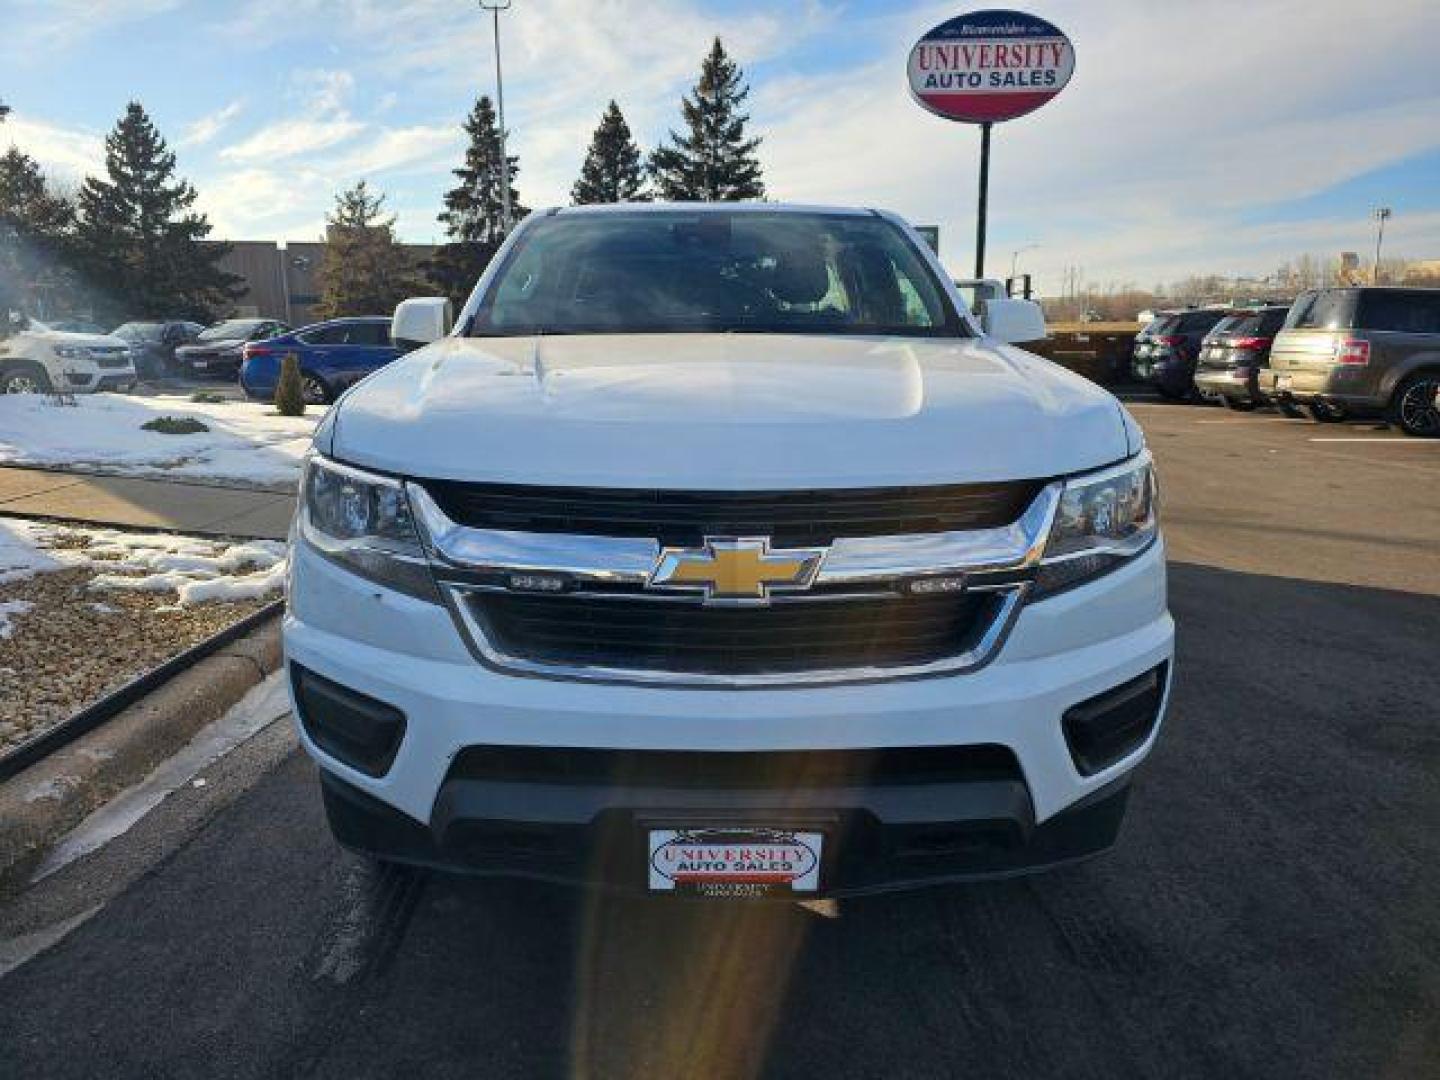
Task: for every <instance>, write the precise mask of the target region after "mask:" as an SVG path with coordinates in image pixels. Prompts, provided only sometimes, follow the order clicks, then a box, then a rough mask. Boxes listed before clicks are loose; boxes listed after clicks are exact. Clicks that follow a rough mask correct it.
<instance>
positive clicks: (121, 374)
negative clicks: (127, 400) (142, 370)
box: [62, 367, 137, 394]
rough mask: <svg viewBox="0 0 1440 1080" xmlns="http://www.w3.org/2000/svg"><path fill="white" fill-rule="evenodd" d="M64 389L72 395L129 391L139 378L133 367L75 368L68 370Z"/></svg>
mask: <svg viewBox="0 0 1440 1080" xmlns="http://www.w3.org/2000/svg"><path fill="white" fill-rule="evenodd" d="M63 378H64V384H63V387H62V389H65V390H68V391H70V392H71V393H86V394H88V393H99V392H100V391H104V390H129V389H131V388H132V387H134V385H135V383H136V381H137V376H136V374H135V369H134V368H132V367H123V368H89V369H86V368H75V367H71V368H68V369H66V371H65V372H64V375H63Z"/></svg>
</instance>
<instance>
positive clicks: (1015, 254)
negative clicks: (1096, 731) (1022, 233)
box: [1010, 244, 1040, 278]
mask: <svg viewBox="0 0 1440 1080" xmlns="http://www.w3.org/2000/svg"><path fill="white" fill-rule="evenodd" d="M1039 246H1040V245H1039V244H1024V245H1022V246H1021V247H1018V248H1016V249H1015V250H1014V251H1012V252H1011V253H1010V276H1011V277H1012V278H1013V277H1014V276H1015V269H1016V265H1017V264H1018V263H1019V262H1020V256H1021V255H1023V254H1025V252H1027V251H1032V250H1034V249H1035V248H1038V247H1039Z"/></svg>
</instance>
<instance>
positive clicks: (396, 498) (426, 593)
mask: <svg viewBox="0 0 1440 1080" xmlns="http://www.w3.org/2000/svg"><path fill="white" fill-rule="evenodd" d="M301 490H302V497H301V501H300V517H299V521H300V535H301V536H302V537H303V538H304V539H305V540H306V541H307V542H308V543H309V544H310V545H311V546H312V547H313V548H314V549H315V550H316V551H318V552H319V553H320V554H321V555H323V556H325V557H326V558H328V559H330V560H331V561H332V562H335V563H338V564H339V565H341V566H343V567H345V568H346V569H347V570H350V571H352V572H353V573H356V574H359V575H360V576H361V577H364V578H368V579H369V580H371V581H374V582H377V583H378V584H381V585H384V586H386V587H387V588H391V589H395V590H397V591H399V592H403V593H406V594H408V595H410V596H414V597H417V598H419V599H421V600H430V601H434V602H436V603H439V600H440V597H439V593H438V592H437V591H436V589H435V581H434V579H433V578H432V577H431V576H430V567H429V565H428V563H427V562H426V560H425V552H424V549H423V548H422V547H421V546H420V534H419V533H418V532H417V531H416V528H415V521H414V519H413V518H412V517H411V516H410V500H409V499H407V498H406V497H405V488H404V486H403V485H402V484H401V483H400V481H398V480H393V479H391V478H390V477H388V476H376V475H374V474H372V473H366V472H362V471H360V470H359V469H352V468H350V467H349V466H347V465H338V464H336V463H335V462H333V461H327V460H325V459H324V458H322V457H319V456H312V457H311V458H310V459H309V460H308V461H307V462H306V464H305V475H304V478H303V479H302V480H301Z"/></svg>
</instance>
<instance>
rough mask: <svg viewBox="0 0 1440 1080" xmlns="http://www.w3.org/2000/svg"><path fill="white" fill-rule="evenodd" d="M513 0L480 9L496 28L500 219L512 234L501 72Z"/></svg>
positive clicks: (483, 2) (483, 1)
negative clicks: (503, 26) (503, 33)
mask: <svg viewBox="0 0 1440 1080" xmlns="http://www.w3.org/2000/svg"><path fill="white" fill-rule="evenodd" d="M510 2H511V0H479V4H480V9H481V10H482V11H488V12H490V15H491V19H492V21H493V25H494V28H495V109H496V112H498V113H499V116H500V220H501V222H502V223H503V224H504V226H505V235H506V236H509V235H510V227H511V226H512V225H513V224H514V218H513V216H512V213H511V209H510V156H509V154H508V153H506V151H505V80H504V77H503V76H502V75H501V72H500V13H501V12H502V11H508V10H510Z"/></svg>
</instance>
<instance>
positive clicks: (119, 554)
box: [0, 519, 286, 638]
mask: <svg viewBox="0 0 1440 1080" xmlns="http://www.w3.org/2000/svg"><path fill="white" fill-rule="evenodd" d="M70 541H84V542H85V543H84V546H80V547H72V546H66V547H55V546H54V545H55V544H58V543H62V542H70ZM285 565H286V563H285V545H284V544H282V543H279V542H277V541H274V540H248V541H244V542H240V543H232V542H230V541H227V540H207V539H201V538H199V537H194V536H170V535H167V534H164V533H129V532H122V531H120V530H118V529H86V528H76V527H71V526H58V525H45V524H37V523H35V522H29V521H16V520H10V519H0V585H5V584H8V583H10V582H14V581H23V580H25V579H26V578H29V577H33V576H34V575H35V574H39V573H47V572H50V571H54V570H68V569H75V568H84V569H91V570H95V571H98V572H97V573H96V575H95V576H94V577H93V578H92V579H91V581H90V585H89V587H90V588H91V589H94V590H98V591H107V590H108V591H112V592H149V593H166V592H173V593H175V594H176V596H177V598H178V602H179V604H180V606H181V607H188V606H190V605H192V604H204V603H208V602H211V601H220V602H233V601H237V600H258V599H261V598H263V597H266V596H270V595H271V594H273V593H279V592H280V591H281V589H282V588H284V584H285ZM91 607H92V609H93V610H94V611H96V612H97V613H108V612H113V611H114V610H115V609H113V608H111V607H109V606H108V605H106V604H103V603H94V604H92V605H91ZM29 609H30V605H29V604H28V603H27V602H25V601H20V600H16V601H11V602H8V603H0V638H5V637H9V636H10V633H11V632H12V629H13V628H12V627H11V625H10V623H9V621H8V619H6V618H5V616H6V615H7V614H17V615H23V614H24V613H25V612H26V611H28V610H29Z"/></svg>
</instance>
